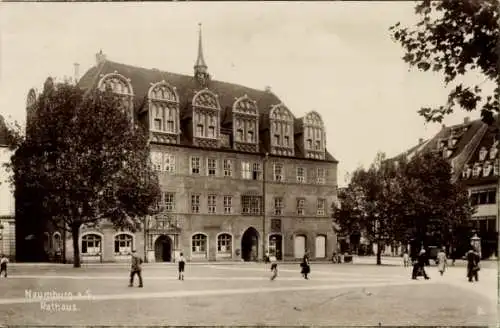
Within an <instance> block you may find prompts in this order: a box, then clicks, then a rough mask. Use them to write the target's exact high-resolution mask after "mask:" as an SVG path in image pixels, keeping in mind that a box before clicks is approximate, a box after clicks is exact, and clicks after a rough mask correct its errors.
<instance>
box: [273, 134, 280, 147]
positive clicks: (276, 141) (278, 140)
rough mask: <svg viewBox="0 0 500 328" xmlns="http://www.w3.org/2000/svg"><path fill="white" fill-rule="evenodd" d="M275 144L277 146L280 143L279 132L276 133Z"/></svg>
mask: <svg viewBox="0 0 500 328" xmlns="http://www.w3.org/2000/svg"><path fill="white" fill-rule="evenodd" d="M274 144H275V145H276V146H279V145H280V135H279V134H275V135H274Z"/></svg>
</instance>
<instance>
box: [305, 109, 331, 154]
mask: <svg viewBox="0 0 500 328" xmlns="http://www.w3.org/2000/svg"><path fill="white" fill-rule="evenodd" d="M303 123H304V125H303V128H304V131H306V133H305V134H306V135H307V136H308V138H307V139H306V140H304V141H303V142H304V148H305V149H306V154H305V155H306V157H308V158H316V159H323V158H324V157H325V144H326V143H325V140H324V139H325V128H324V125H323V120H322V119H321V116H320V115H319V114H318V113H317V112H315V111H312V112H309V113H308V114H306V116H305V117H304V118H303Z"/></svg>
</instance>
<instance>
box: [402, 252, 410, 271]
mask: <svg viewBox="0 0 500 328" xmlns="http://www.w3.org/2000/svg"><path fill="white" fill-rule="evenodd" d="M403 266H404V267H405V268H407V267H409V266H410V255H408V251H405V252H404V253H403Z"/></svg>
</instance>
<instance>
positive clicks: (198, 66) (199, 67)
mask: <svg viewBox="0 0 500 328" xmlns="http://www.w3.org/2000/svg"><path fill="white" fill-rule="evenodd" d="M207 68H208V67H207V64H206V63H205V58H203V44H202V37H201V23H198V58H197V59H196V63H195V64H194V70H195V73H197V72H202V73H206V71H207Z"/></svg>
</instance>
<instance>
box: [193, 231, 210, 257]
mask: <svg viewBox="0 0 500 328" xmlns="http://www.w3.org/2000/svg"><path fill="white" fill-rule="evenodd" d="M207 246H208V245H207V236H206V235H204V234H201V233H199V234H196V235H194V236H193V237H192V238H191V252H192V255H193V256H206V255H207V249H208V247H207Z"/></svg>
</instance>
